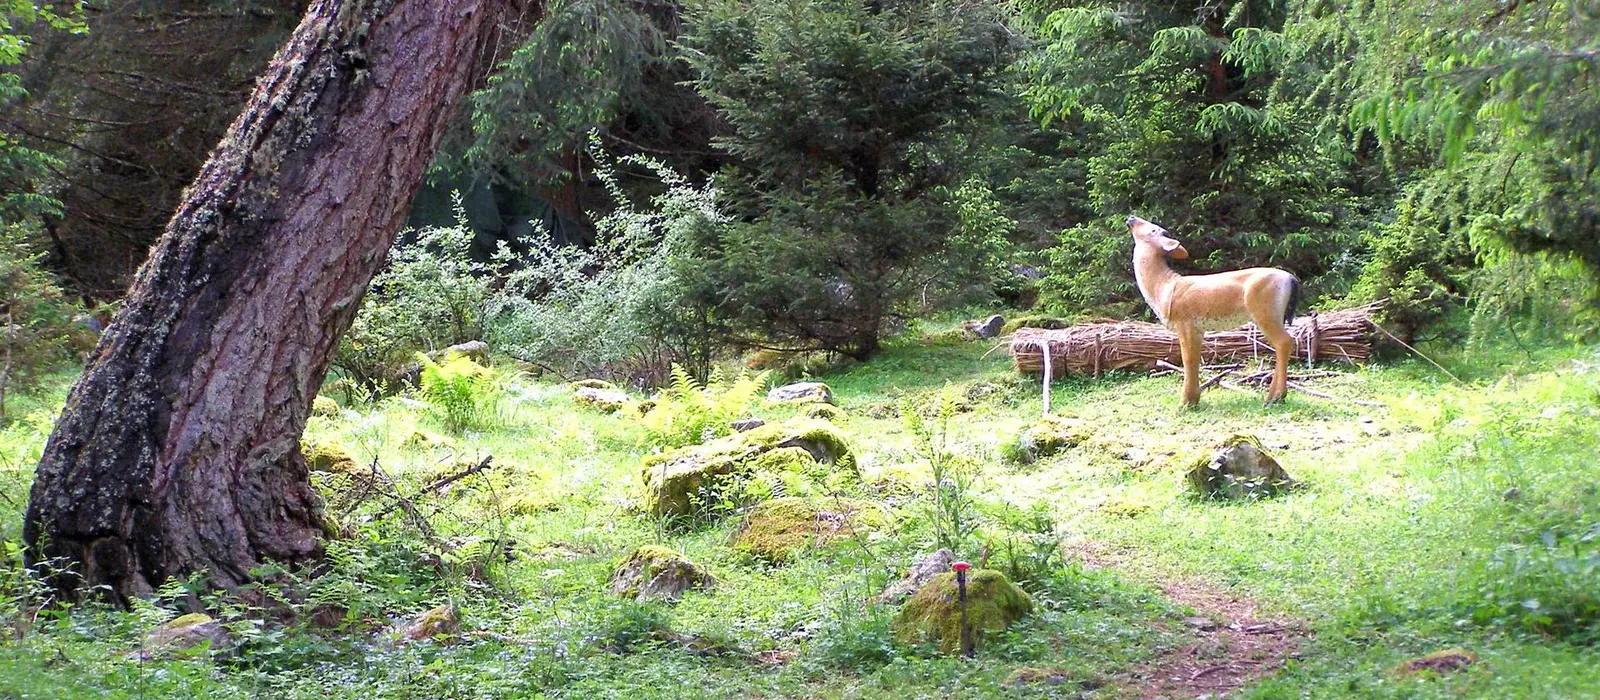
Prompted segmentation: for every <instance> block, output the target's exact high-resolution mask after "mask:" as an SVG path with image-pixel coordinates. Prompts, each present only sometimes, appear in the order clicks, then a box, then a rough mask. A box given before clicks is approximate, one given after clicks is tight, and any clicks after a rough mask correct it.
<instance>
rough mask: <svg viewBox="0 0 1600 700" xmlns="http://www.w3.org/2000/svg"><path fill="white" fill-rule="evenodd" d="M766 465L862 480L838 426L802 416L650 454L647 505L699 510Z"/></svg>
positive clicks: (667, 511)
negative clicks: (657, 453)
mask: <svg viewBox="0 0 1600 700" xmlns="http://www.w3.org/2000/svg"><path fill="white" fill-rule="evenodd" d="M786 448H796V449H786ZM768 453H776V454H770V455H769V454H768ZM763 470H764V471H767V472H769V473H782V472H795V473H802V474H805V475H807V476H810V477H813V478H816V477H822V478H826V477H827V475H830V474H835V473H842V474H843V476H844V477H845V478H846V479H848V480H859V479H860V473H859V472H858V471H857V470H856V463H855V457H854V454H853V453H852V452H851V450H850V444H849V443H848V442H846V441H845V439H844V435H842V434H841V433H840V432H839V429H838V428H836V427H834V426H833V424H831V423H828V422H827V421H822V420H815V419H811V420H801V421H794V422H788V423H779V424H771V425H763V426H761V427H759V428H754V429H751V430H748V431H745V432H742V433H734V434H732V435H729V436H727V437H723V438H719V439H717V440H713V441H711V442H708V443H705V444H703V445H691V446H689V447H685V448H681V449H678V450H674V451H672V452H668V453H665V454H660V455H651V456H649V457H646V458H645V460H644V467H643V468H642V469H641V472H640V473H641V476H643V477H644V482H645V494H644V502H643V504H642V505H643V506H644V507H645V508H646V509H647V510H648V511H649V512H650V513H651V514H652V515H657V516H660V515H692V514H696V513H699V512H702V511H703V510H705V506H706V505H707V504H712V503H716V502H717V501H718V499H719V496H720V495H721V494H722V492H724V491H726V490H729V489H734V488H737V487H738V486H739V484H740V482H741V481H742V480H743V479H746V478H748V477H749V476H750V475H752V474H755V473H757V472H758V471H763Z"/></svg>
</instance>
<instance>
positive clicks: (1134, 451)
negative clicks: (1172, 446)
mask: <svg viewBox="0 0 1600 700" xmlns="http://www.w3.org/2000/svg"><path fill="white" fill-rule="evenodd" d="M1122 459H1123V460H1124V461H1128V462H1132V463H1133V465H1134V466H1136V467H1137V466H1143V465H1145V464H1148V463H1149V462H1150V453H1149V452H1147V451H1145V450H1144V449H1142V448H1139V447H1130V448H1128V449H1126V450H1123V451H1122Z"/></svg>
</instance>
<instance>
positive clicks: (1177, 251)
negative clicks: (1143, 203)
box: [1128, 216, 1189, 260]
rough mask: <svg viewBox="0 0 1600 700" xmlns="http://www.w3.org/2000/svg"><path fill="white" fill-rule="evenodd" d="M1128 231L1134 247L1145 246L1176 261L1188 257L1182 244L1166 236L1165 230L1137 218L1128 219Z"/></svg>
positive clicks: (1187, 252)
mask: <svg viewBox="0 0 1600 700" xmlns="http://www.w3.org/2000/svg"><path fill="white" fill-rule="evenodd" d="M1128 231H1129V232H1131V233H1132V234H1133V244H1134V245H1135V246H1141V245H1147V246H1152V247H1154V248H1155V249H1156V250H1159V251H1161V252H1162V253H1165V254H1167V255H1170V256H1172V257H1174V258H1176V259H1178V260H1183V259H1184V258H1187V257H1189V251H1187V250H1184V249H1183V244H1182V243H1179V242H1178V241H1177V240H1176V239H1174V238H1172V237H1171V236H1168V235H1167V230H1166V229H1164V228H1161V227H1160V226H1157V225H1155V224H1152V223H1150V222H1148V221H1145V220H1144V219H1141V218H1139V217H1137V216H1130V217H1128Z"/></svg>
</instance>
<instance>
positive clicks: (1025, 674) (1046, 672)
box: [1002, 666, 1072, 688]
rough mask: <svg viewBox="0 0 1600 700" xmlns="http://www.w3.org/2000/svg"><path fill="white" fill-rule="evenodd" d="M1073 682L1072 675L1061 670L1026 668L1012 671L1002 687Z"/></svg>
mask: <svg viewBox="0 0 1600 700" xmlns="http://www.w3.org/2000/svg"><path fill="white" fill-rule="evenodd" d="M1069 680H1072V676H1071V674H1069V673H1067V672H1066V671H1063V670H1061V669H1059V668H1033V667H1028V666H1025V667H1023V668H1019V669H1017V670H1015V671H1012V672H1011V674H1010V675H1008V676H1006V680H1005V682H1004V683H1002V685H1004V686H1006V687H1007V688H1025V687H1027V686H1030V685H1063V684H1065V683H1066V682H1067V681H1069Z"/></svg>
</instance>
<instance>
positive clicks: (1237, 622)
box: [1069, 543, 1308, 700]
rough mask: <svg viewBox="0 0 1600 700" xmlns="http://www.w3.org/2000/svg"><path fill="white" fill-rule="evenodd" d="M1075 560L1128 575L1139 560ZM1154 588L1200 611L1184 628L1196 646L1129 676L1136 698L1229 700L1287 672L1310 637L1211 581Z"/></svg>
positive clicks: (1094, 555)
mask: <svg viewBox="0 0 1600 700" xmlns="http://www.w3.org/2000/svg"><path fill="white" fill-rule="evenodd" d="M1069 556H1075V557H1077V558H1078V559H1079V560H1081V561H1083V562H1084V564H1085V565H1086V566H1088V567H1090V568H1111V569H1119V570H1126V569H1127V568H1128V567H1127V566H1125V565H1126V564H1127V563H1128V562H1129V561H1130V560H1131V559H1132V558H1133V557H1134V556H1136V555H1135V554H1133V553H1132V552H1129V551H1119V550H1114V549H1112V548H1110V547H1107V546H1105V545H1102V544H1099V543H1082V544H1079V545H1076V546H1074V547H1072V548H1071V551H1070V552H1069ZM1147 580H1148V579H1147ZM1150 582H1151V583H1153V584H1155V585H1156V586H1157V587H1159V588H1160V589H1161V591H1162V592H1163V593H1165V594H1166V595H1167V597H1168V598H1170V599H1172V600H1173V601H1175V602H1177V603H1179V604H1181V605H1184V606H1187V607H1189V608H1193V609H1194V611H1195V614H1194V615H1193V616H1191V617H1188V618H1185V619H1184V621H1183V624H1185V625H1187V626H1188V627H1189V630H1190V632H1191V633H1192V634H1193V635H1194V637H1195V640H1194V641H1193V642H1192V643H1190V644H1188V645H1187V646H1185V647H1183V648H1181V649H1178V650H1176V651H1174V652H1171V653H1169V654H1167V655H1165V656H1162V657H1159V658H1157V659H1154V660H1152V661H1151V662H1149V663H1146V664H1144V665H1142V666H1139V667H1136V668H1134V669H1133V670H1131V671H1129V672H1128V673H1126V674H1124V676H1123V677H1122V678H1121V679H1120V681H1121V683H1120V685H1121V686H1122V688H1123V689H1124V690H1125V691H1127V694H1128V695H1129V696H1131V697H1138V698H1142V699H1144V700H1154V699H1156V698H1171V699H1176V698H1201V697H1214V698H1220V697H1224V696H1226V695H1227V694H1228V693H1231V692H1232V691H1234V690H1237V689H1238V688H1239V687H1241V686H1243V685H1245V684H1246V683H1249V682H1251V681H1253V680H1256V679H1258V678H1261V677H1263V676H1266V675H1270V674H1272V673H1274V672H1276V671H1277V670H1278V669H1280V668H1282V667H1283V663H1284V661H1285V660H1287V659H1289V658H1290V657H1292V656H1293V655H1294V654H1295V653H1296V650H1297V649H1298V648H1299V645H1300V642H1302V641H1303V640H1305V639H1306V638H1307V636H1308V634H1307V632H1306V630H1305V627H1304V625H1302V624H1300V623H1298V622H1296V621H1294V620H1287V619H1278V618H1270V617H1263V616H1262V615H1261V614H1260V612H1259V611H1258V608H1257V605H1256V603H1255V601H1253V600H1251V599H1250V598H1248V597H1246V596H1243V595H1239V594H1237V593H1234V592H1231V591H1228V590H1226V589H1223V588H1219V587H1217V586H1215V585H1213V584H1211V583H1208V582H1206V581H1202V580H1199V579H1194V578H1179V579H1173V578H1165V577H1164V578H1163V580H1160V581H1156V580H1150Z"/></svg>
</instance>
